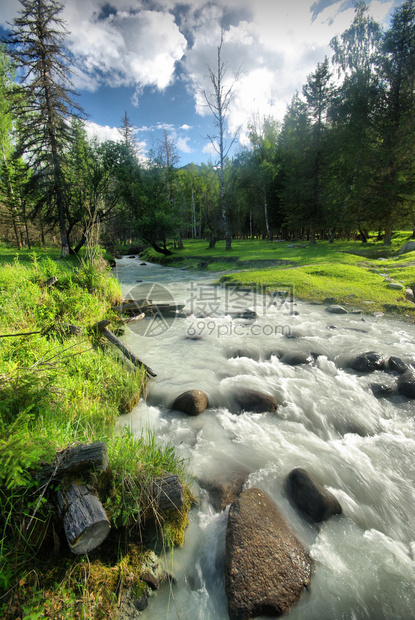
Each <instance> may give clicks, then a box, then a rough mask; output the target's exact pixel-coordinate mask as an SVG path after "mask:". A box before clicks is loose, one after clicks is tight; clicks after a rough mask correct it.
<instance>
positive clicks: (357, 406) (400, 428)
mask: <svg viewBox="0 0 415 620" xmlns="http://www.w3.org/2000/svg"><path fill="white" fill-rule="evenodd" d="M117 276H118V278H119V280H120V282H121V284H122V288H123V293H124V296H130V297H132V298H143V297H146V296H148V297H149V298H151V299H152V300H153V301H170V302H171V301H172V300H174V301H175V302H181V303H185V304H186V307H185V311H187V312H190V313H191V314H190V316H188V317H187V318H179V319H175V320H167V321H162V320H159V321H157V320H156V319H154V320H148V319H145V320H143V321H140V322H138V323H136V324H134V323H131V324H129V326H128V327H127V330H126V335H125V341H126V342H127V344H128V345H129V346H130V347H131V348H132V349H133V350H134V351H135V352H136V354H137V355H138V356H139V357H140V358H141V359H143V360H144V361H145V362H146V363H147V364H148V365H150V366H151V367H152V368H153V370H154V371H155V372H156V373H157V377H156V378H155V379H152V380H151V382H150V384H149V389H148V397H147V400H146V402H144V401H142V402H140V403H139V405H138V406H137V407H136V408H135V409H134V410H133V412H132V413H131V414H129V415H128V416H123V418H122V424H127V425H128V426H130V427H131V428H132V429H133V430H134V431H135V432H137V433H140V432H141V431H142V430H143V429H147V428H151V429H154V430H155V431H156V433H157V436H158V438H159V440H161V441H169V442H171V443H173V444H174V445H175V447H176V450H177V452H178V454H179V455H180V456H182V457H183V458H185V459H186V460H187V463H188V467H189V469H190V471H191V473H192V474H193V475H194V476H195V477H196V479H206V478H211V479H214V478H215V476H218V475H220V476H223V474H224V472H227V471H234V470H243V471H247V472H248V474H249V476H248V479H247V482H246V485H245V486H246V488H247V487H250V486H258V487H260V488H262V489H264V490H265V491H267V492H268V493H269V494H270V495H271V497H272V498H273V499H274V501H275V502H276V504H277V505H278V507H279V509H280V511H281V512H282V513H283V515H284V516H285V518H286V520H287V522H288V523H289V524H290V526H291V527H292V529H293V530H294V532H295V533H296V535H297V536H298V537H299V538H300V539H301V540H302V541H303V543H304V544H305V545H306V547H307V548H308V549H309V550H310V554H311V556H312V558H313V559H314V562H315V568H314V573H313V576H312V581H311V587H310V589H309V591H307V592H305V593H304V595H303V596H302V598H301V599H300V601H299V603H298V604H297V605H296V607H295V608H294V609H293V610H292V611H291V613H290V614H289V616H290V618H292V619H293V620H294V619H295V620H340V619H342V620H343V619H344V620H349V619H350V620H361V619H370V620H380V619H382V618H384V619H385V620H386V619H387V620H410V619H414V618H415V492H414V488H415V401H409V400H407V399H406V398H405V397H402V396H398V395H395V396H392V397H390V398H382V399H377V398H375V396H374V395H373V392H372V389H371V388H370V384H371V383H385V381H387V380H389V381H391V380H394V378H393V377H391V376H390V375H389V376H388V375H386V374H385V373H383V372H380V371H377V372H375V373H371V374H369V375H363V374H360V373H356V372H354V371H351V370H349V369H347V366H346V364H345V361H346V359H347V357H350V356H352V355H358V354H360V353H364V352H366V351H371V350H374V351H377V352H379V353H383V354H385V355H387V356H390V355H396V356H398V357H401V358H403V359H405V360H408V359H409V360H410V359H412V360H414V359H415V349H414V344H415V326H414V325H410V324H403V323H400V322H397V321H392V320H390V319H387V318H385V317H366V316H365V317H362V316H361V315H358V314H356V315H351V314H348V315H333V314H328V313H327V312H325V309H324V307H322V306H318V305H311V304H305V303H301V302H298V303H296V304H292V303H289V301H286V302H284V303H282V302H283V301H284V299H286V298H285V297H277V298H271V297H270V296H269V295H265V297H262V296H261V295H259V293H252V294H247V293H241V292H237V291H235V290H233V289H228V290H226V291H225V290H222V289H220V288H218V287H212V286H210V283H209V280H208V279H206V278H204V277H203V274H201V275H200V276H199V277H197V276H195V275H194V274H190V273H188V272H186V271H181V270H177V269H170V268H163V267H160V266H157V265H149V264H147V265H146V266H141V265H140V261H139V260H133V259H127V258H124V259H121V260H119V261H118V262H117ZM137 281H139V282H137ZM154 283H159V285H162V286H159V285H155V284H154ZM162 287H165V288H164V289H163V288H162ZM231 306H232V308H231ZM244 307H248V308H252V309H254V308H255V309H256V310H257V313H258V314H259V315H260V316H259V318H257V319H243V318H235V316H234V315H233V316H231V314H230V313H229V312H230V311H231V310H232V309H233V310H237V309H238V308H239V309H243V308H244ZM206 313H208V314H209V313H210V314H211V315H212V316H206V317H205V318H201V316H202V315H203V314H206ZM287 351H302V352H306V353H307V354H308V353H313V354H314V358H313V359H314V361H313V363H312V364H309V365H304V364H303V365H301V366H288V365H286V364H283V363H282V362H281V361H280V359H279V356H280V355H281V353H283V352H287ZM277 354H278V355H277ZM239 386H243V387H251V388H254V389H256V390H260V391H263V392H266V393H268V394H271V395H273V396H274V397H275V398H276V399H277V401H278V403H279V408H278V411H277V414H255V413H249V412H245V413H242V414H240V415H236V414H234V413H231V411H229V409H228V403H229V395H230V393H231V391H232V390H235V388H238V387H239ZM189 389H201V390H204V391H205V392H206V393H207V394H208V397H209V401H210V405H211V406H210V408H209V409H207V410H206V411H205V412H204V413H202V414H201V415H199V416H197V417H189V416H186V415H185V414H181V413H179V412H176V411H172V410H171V409H170V408H169V407H171V404H172V403H173V401H174V399H175V398H176V396H178V395H179V394H180V393H182V392H183V391H185V390H189ZM294 467H304V468H305V469H307V470H308V471H309V472H310V473H311V474H312V475H313V477H314V478H315V479H317V480H318V481H319V482H320V484H322V485H323V486H325V487H326V488H327V489H329V490H330V491H332V493H333V494H334V495H335V496H336V497H337V498H338V499H339V501H340V503H341V504H342V508H343V514H342V515H341V516H337V517H333V518H331V519H329V520H328V521H326V522H325V523H323V524H322V525H321V527H320V528H313V527H311V526H310V525H308V524H307V523H306V522H305V521H304V520H303V519H302V518H301V517H300V516H299V514H298V513H297V512H296V510H295V509H294V508H293V507H292V505H291V504H290V503H289V502H288V500H287V497H286V495H285V492H284V480H285V477H286V476H287V474H288V473H289V472H290V471H291V469H293V468H294ZM196 491H197V493H198V495H199V498H200V501H199V505H198V506H197V507H196V508H194V509H193V510H192V511H191V513H190V525H189V528H188V530H187V534H186V541H185V545H184V547H183V548H182V549H178V550H175V551H174V552H173V554H172V557H169V558H167V562H170V561H172V562H173V569H172V570H173V573H174V576H175V577H176V579H177V585H176V586H174V587H173V588H172V590H171V591H169V589H168V588H165V589H164V591H163V590H161V591H160V592H159V593H158V594H157V596H156V597H154V598H152V599H151V601H150V604H149V607H148V608H147V610H146V611H145V612H144V614H143V618H146V619H148V620H149V619H150V618H151V620H162V619H169V620H170V619H171V620H175V619H180V620H213V619H215V620H222V619H223V620H226V619H227V618H228V614H227V601H226V595H225V588H224V560H225V532H226V519H227V510H225V511H224V512H222V513H219V514H218V513H216V512H215V511H214V509H213V507H212V505H211V504H210V503H209V498H208V495H207V493H206V492H205V491H204V490H203V489H199V488H197V489H196Z"/></svg>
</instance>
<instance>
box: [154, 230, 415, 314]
mask: <svg viewBox="0 0 415 620" xmlns="http://www.w3.org/2000/svg"><path fill="white" fill-rule="evenodd" d="M411 235H412V233H411V232H409V231H403V232H398V233H395V235H394V237H393V243H392V246H391V247H389V248H385V247H384V246H383V245H382V242H381V241H375V240H374V239H373V238H372V239H370V240H369V242H368V243H366V244H363V243H361V242H359V241H335V242H334V243H329V242H328V241H318V242H317V244H316V245H310V244H308V243H305V242H302V241H298V242H286V241H274V242H272V243H270V242H268V241H265V240H259V239H256V240H233V241H232V249H231V250H229V251H225V242H224V241H219V242H218V243H217V244H216V246H215V248H213V249H208V247H207V246H208V244H207V242H206V241H200V240H188V241H185V243H184V245H185V247H184V249H183V250H177V249H174V248H172V247H170V249H172V251H173V255H172V256H167V257H164V256H163V257H162V256H161V255H160V254H159V255H157V253H156V252H155V251H154V250H148V251H147V252H146V253H145V255H144V256H145V258H146V259H147V260H149V261H154V262H162V263H163V264H166V265H170V266H175V267H180V268H186V269H188V270H200V269H202V270H203V271H205V272H207V273H212V275H213V274H216V273H217V274H218V279H219V280H218V281H219V282H221V283H232V284H240V285H241V286H243V287H249V286H256V285H263V286H268V287H269V290H270V291H272V290H276V289H278V288H279V287H281V285H284V286H287V285H290V286H292V287H293V288H294V291H295V295H296V297H297V298H298V299H302V300H305V301H314V302H323V301H324V300H325V299H327V298H332V299H335V300H336V303H339V304H346V305H348V306H353V307H355V308H360V309H362V310H363V311H366V312H374V311H378V312H379V311H381V312H388V313H393V314H398V315H400V316H402V317H405V318H408V317H413V318H415V305H414V304H413V303H411V302H409V301H407V300H406V297H405V288H406V287H407V286H411V285H413V284H415V252H410V253H407V254H402V255H398V250H399V248H400V247H402V245H404V244H405V243H406V242H407V241H409V240H411ZM293 246H294V247H293ZM385 276H388V277H390V278H392V279H393V280H395V281H396V282H399V283H401V284H402V285H403V286H404V288H403V290H401V291H397V290H391V289H389V288H387V282H385Z"/></svg>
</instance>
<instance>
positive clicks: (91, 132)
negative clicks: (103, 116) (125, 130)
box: [85, 121, 122, 142]
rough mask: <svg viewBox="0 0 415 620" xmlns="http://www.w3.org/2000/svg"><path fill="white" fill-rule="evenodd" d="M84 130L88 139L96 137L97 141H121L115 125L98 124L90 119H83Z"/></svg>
mask: <svg viewBox="0 0 415 620" xmlns="http://www.w3.org/2000/svg"><path fill="white" fill-rule="evenodd" d="M85 131H86V133H87V136H88V138H89V139H90V140H91V139H92V138H97V140H98V142H105V141H106V140H113V141H114V142H121V139H122V138H121V135H120V132H119V131H118V129H117V127H109V125H98V124H97V123H94V122H92V121H85Z"/></svg>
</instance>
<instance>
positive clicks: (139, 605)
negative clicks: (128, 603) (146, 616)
mask: <svg viewBox="0 0 415 620" xmlns="http://www.w3.org/2000/svg"><path fill="white" fill-rule="evenodd" d="M134 607H135V608H136V610H137V611H144V610H145V609H147V607H148V598H147V597H146V596H140V598H136V599H135V600H134Z"/></svg>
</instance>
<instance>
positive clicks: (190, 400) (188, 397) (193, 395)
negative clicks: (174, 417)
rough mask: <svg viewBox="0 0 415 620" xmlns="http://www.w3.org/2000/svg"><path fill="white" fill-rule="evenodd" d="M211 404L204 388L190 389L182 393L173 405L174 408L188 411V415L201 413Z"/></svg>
mask: <svg viewBox="0 0 415 620" xmlns="http://www.w3.org/2000/svg"><path fill="white" fill-rule="evenodd" d="M208 405H209V401H208V397H207V395H206V394H205V392H202V390H188V391H187V392H183V393H182V394H180V395H179V396H178V397H177V398H176V400H175V401H174V403H173V405H172V409H176V410H177V411H181V412H182V413H187V415H199V413H203V411H205V409H206V408H207V406H208Z"/></svg>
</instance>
